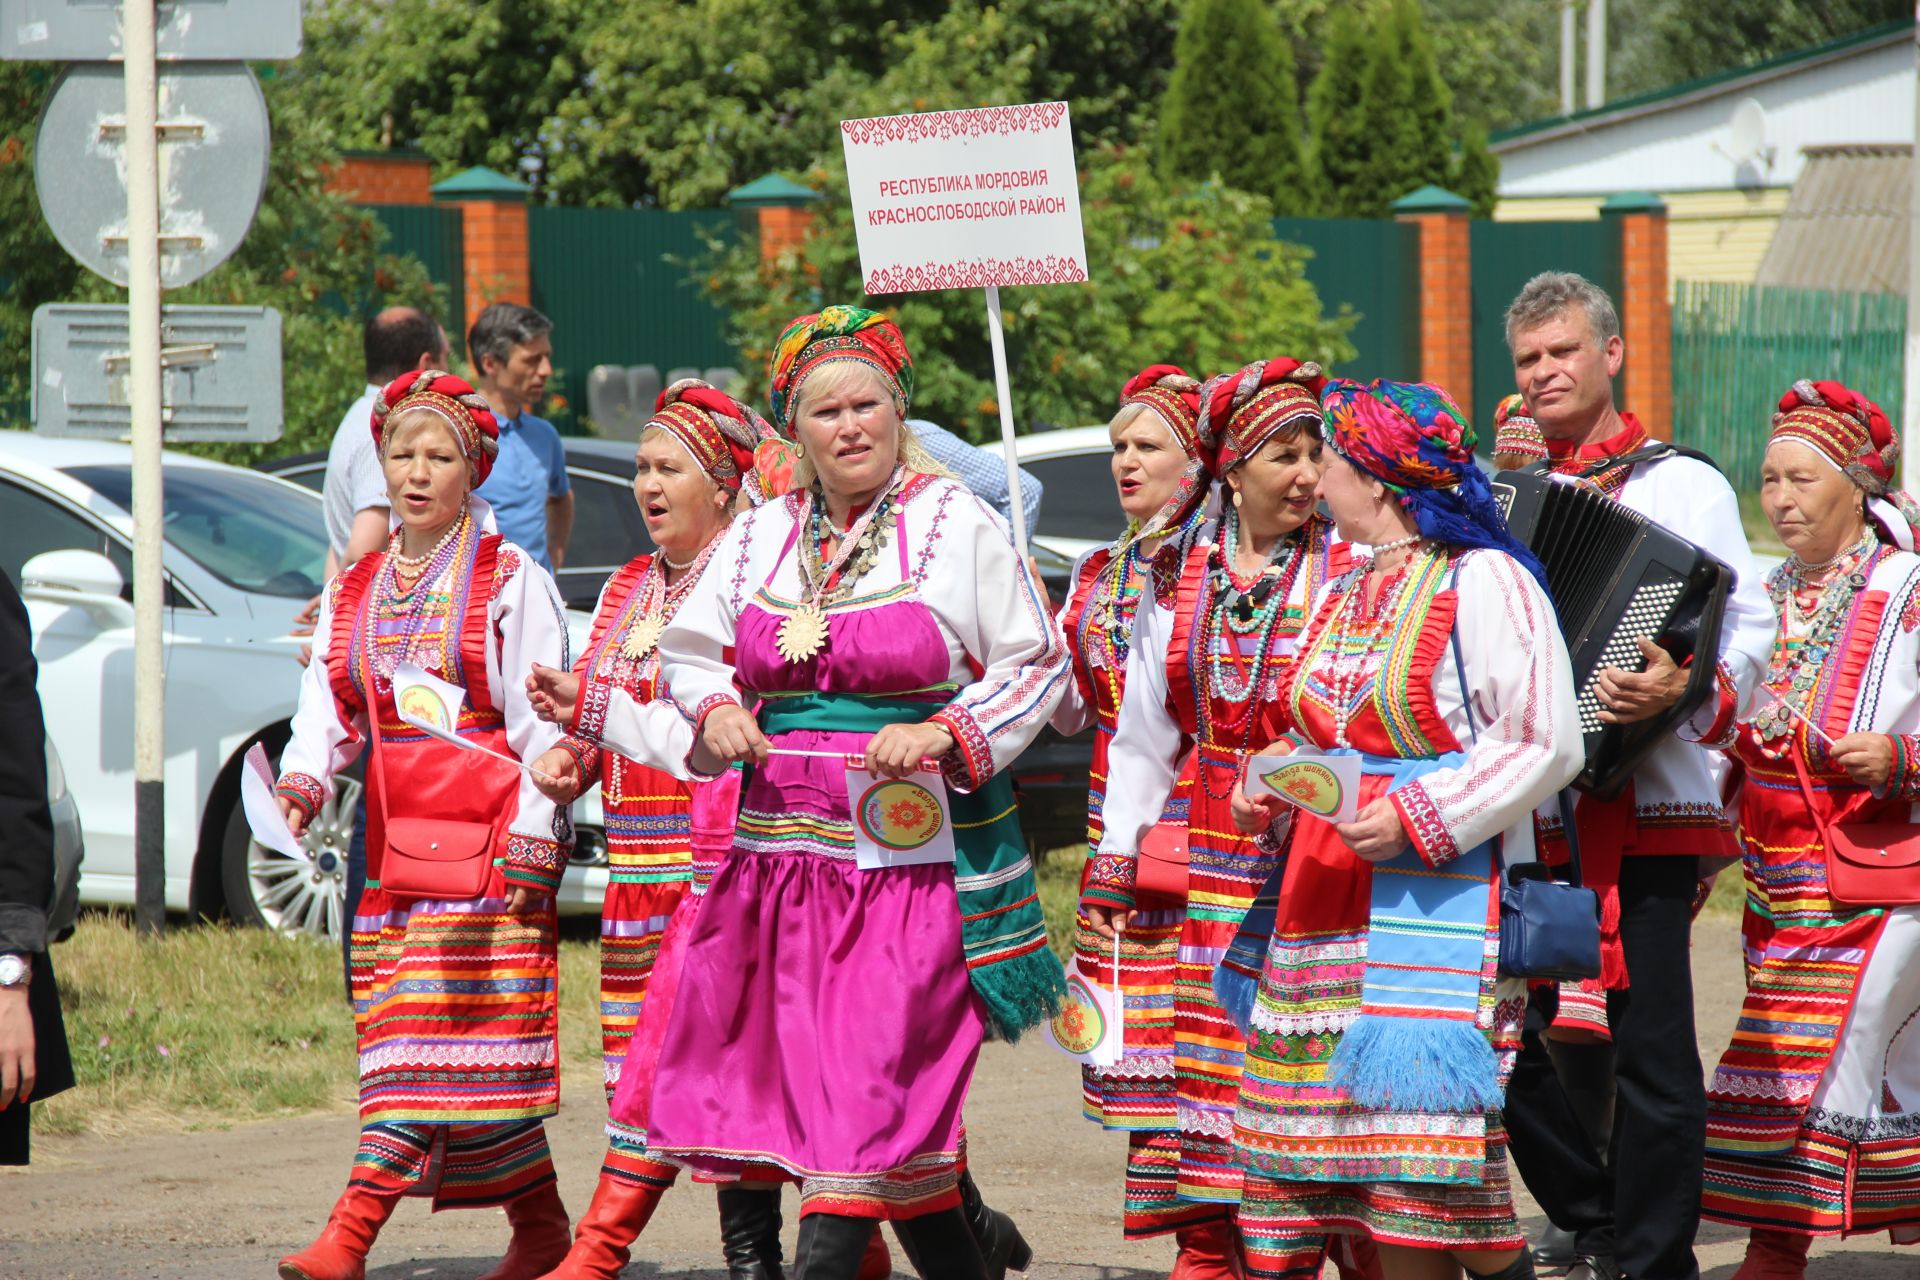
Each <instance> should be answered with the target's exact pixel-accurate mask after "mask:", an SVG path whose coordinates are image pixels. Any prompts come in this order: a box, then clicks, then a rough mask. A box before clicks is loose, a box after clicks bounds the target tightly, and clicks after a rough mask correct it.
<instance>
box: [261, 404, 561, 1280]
mask: <svg viewBox="0 0 1920 1280" xmlns="http://www.w3.org/2000/svg"><path fill="white" fill-rule="evenodd" d="M373 434H374V439H375V441H376V442H377V445H378V448H379V451H380V459H381V465H382V467H383V468H384V469H385V471H386V478H387V488H388V493H389V495H390V496H391V498H392V503H391V505H392V509H393V513H394V519H395V529H394V534H393V540H392V542H391V543H390V545H389V546H388V548H387V550H386V551H385V552H383V553H376V554H373V555H369V556H366V557H365V558H364V559H361V560H360V561H358V562H356V563H355V564H354V566H353V567H352V568H351V569H349V570H347V571H346V572H345V573H343V574H341V575H340V576H339V577H337V578H335V579H334V580H333V581H332V582H331V583H329V584H328V588H327V592H326V598H325V601H324V603H323V604H322V607H321V613H320V620H319V625H318V627H317V629H316V630H315V632H314V645H313V648H314V653H313V661H312V663H311V664H310V665H309V666H308V667H307V670H306V674H305V676H304V677H303V678H302V682H301V686H300V704H299V708H298V709H297V710H296V711H295V713H294V717H293V738H292V741H290V742H289V743H288V744H287V749H286V752H285V753H284V754H283V755H282V756H281V759H280V768H281V775H280V785H279V789H278V794H279V798H280V804H281V807H282V808H283V809H284V810H285V812H286V814H287V821H288V825H289V826H291V827H292V828H293V829H294V831H295V832H296V833H298V832H299V831H300V830H302V829H303V828H304V827H305V826H306V824H307V823H308V822H309V821H311V820H312V817H313V815H314V813H315V812H316V811H317V810H318V809H319V807H320V803H321V799H322V797H324V796H325V795H326V790H327V787H328V785H329V784H330V782H331V780H332V778H333V775H334V774H335V773H337V772H339V771H340V770H341V769H344V768H346V767H347V766H348V765H349V764H351V763H352V762H353V760H354V758H355V757H356V756H358V755H359V754H360V753H361V752H362V750H368V751H369V759H368V764H367V796H368V802H367V809H368V826H367V890H366V896H365V897H363V898H362V899H361V900H360V908H359V912H358V914H356V915H355V916H354V919H353V935H352V939H351V947H352V979H353V997H354V1020H355V1023H356V1024H357V1027H358V1032H359V1041H360V1116H361V1122H362V1126H363V1127H362V1129H361V1133H360V1149H359V1152H358V1154H357V1155H356V1157H355V1160H354V1168H353V1176H352V1179H351V1180H350V1181H349V1183H348V1185H347V1190H346V1194H344V1195H342V1196H341V1197H340V1201H339V1203H338V1204H336V1205H335V1206H334V1209H333V1214H332V1216H331V1217H330V1218H329V1219H328V1220H327V1225H326V1228H325V1230H323V1231H322V1232H321V1233H320V1238H319V1240H318V1241H316V1242H315V1243H314V1244H313V1246H312V1247H310V1248H308V1249H306V1250H304V1251H303V1252H301V1253H297V1254H294V1255H292V1256H291V1257H288V1258H283V1259H282V1260H281V1262H280V1274H281V1275H282V1276H284V1277H287V1278H288V1280H357V1278H358V1277H360V1276H362V1275H364V1274H365V1269H366V1256H367V1250H368V1249H369V1248H370V1247H371V1246H372V1244H373V1240H374V1236H375V1235H376V1234H377V1233H378V1232H379V1230H380V1227H381V1224H382V1223H384V1222H385V1221H386V1219H387V1217H388V1215H389V1214H391V1213H392V1212H393V1209H394V1206H395V1204H396V1203H397V1202H398V1201H399V1198H400V1197H401V1196H403V1195H416V1196H430V1197H432V1199H433V1207H434V1208H435V1209H445V1208H453V1207H475V1208H478V1207H485V1206H490V1205H504V1206H506V1212H507V1219H508V1221H509V1222H511V1223H512V1224H513V1241H512V1244H511V1245H510V1246H509V1248H508V1250H507V1255H506V1257H505V1259H503V1260H502V1262H501V1264H500V1265H499V1266H498V1267H497V1268H495V1269H494V1270H493V1271H491V1272H489V1273H488V1276H489V1280H531V1278H532V1277H534V1276H538V1275H539V1274H540V1273H542V1272H544V1271H546V1270H547V1269H548V1268H549V1267H551V1266H553V1264H554V1263H556V1262H558V1261H559V1260H560V1258H561V1257H563V1256H564V1255H565V1254H566V1251H567V1241H568V1237H567V1215H566V1211H565V1210H564V1209H563V1208H562V1207H561V1204H560V1195H559V1192H558V1191H557V1190H556V1189H555V1185H554V1173H553V1162H552V1159H551V1157H550V1155H549V1153H548V1150H547V1135H546V1129H545V1126H544V1125H543V1123H542V1118H543V1117H545V1116H549V1115H552V1114H553V1113H554V1111H555V1110H556V1109H557V1107H558V1105H559V1099H560V1077H559V1057H558V1052H557V1043H556V1038H555V1036H556V1031H557V1009H556V1005H555V997H556V986H557V978H558V967H557V956H556V952H555V938H554V906H553V893H554V890H555V889H556V888H558V887H559V884H560V876H561V873H562V872H563V871H564V870H565V869H566V862H567V857H566V855H567V848H568V846H569V845H571V844H572V841H573V829H572V825H571V823H570V821H569V819H568V817H567V812H566V810H565V809H563V808H559V807H556V806H555V805H554V803H553V802H552V801H551V800H549V799H547V798H546V797H545V796H543V795H542V794H541V793H540V792H539V790H538V789H537V788H536V787H535V785H534V783H533V781H532V779H531V778H530V777H529V776H527V775H526V774H525V773H523V772H522V771H520V770H518V769H516V768H514V766H513V765H511V764H509V763H507V762H506V761H503V760H499V759H496V758H495V757H493V756H490V755H485V754H482V753H481V752H478V751H462V750H460V749H459V748H457V747H454V746H452V745H451V744H449V743H447V742H443V741H441V740H439V739H437V738H434V737H431V736H429V735H427V734H425V733H423V732H421V731H419V730H418V729H415V728H414V727H413V726H412V725H411V724H408V723H407V722H405V721H402V720H401V719H400V717H399V715H398V713H397V710H396V708H395V704H394V687H393V680H394V673H395V669H396V667H397V666H398V664H400V663H402V662H408V663H413V664H416V665H417V666H419V667H421V668H423V669H424V670H426V671H427V672H428V673H429V674H431V675H433V676H435V677H437V678H438V679H440V680H442V681H446V682H449V683H451V684H453V685H454V686H457V688H458V689H459V690H460V691H462V692H463V693H464V706H462V707H459V708H455V709H451V711H452V716H453V719H454V721H455V725H454V727H455V729H456V731H457V732H458V734H459V736H460V737H461V738H462V739H464V740H466V741H468V742H471V743H473V744H475V745H476V746H481V747H484V748H487V749H488V750H491V751H494V752H500V753H504V754H506V755H509V756H512V757H514V758H515V759H519V760H531V759H534V758H536V757H537V756H539V755H540V754H541V753H542V752H544V751H545V750H546V749H547V748H549V747H551V746H552V745H553V744H554V743H555V742H556V741H557V740H558V738H559V731H558V730H557V729H555V728H554V727H553V726H552V725H549V724H543V723H542V722H541V721H540V720H539V719H538V718H537V717H536V716H535V715H534V712H533V708H532V707H530V706H529V705H528V704H527V700H526V698H525V697H523V696H522V695H521V693H520V680H521V676H522V674H523V673H524V672H526V671H527V670H528V669H529V668H530V667H531V666H532V665H533V664H534V663H544V664H547V665H558V666H565V665H566V662H567V631H566V621H565V616H564V614H563V612H562V608H561V604H560V598H559V596H558V595H557V594H556V593H555V591H554V587H553V581H552V580H551V579H550V578H548V576H547V574H546V572H545V571H544V570H542V569H541V568H540V567H539V566H538V565H536V564H534V563H533V562H532V560H531V559H529V558H528V557H527V555H526V554H525V553H524V552H522V551H521V550H520V548H518V547H516V546H514V545H513V544H512V543H509V542H507V541H506V540H504V539H503V538H501V537H500V536H499V535H498V534H497V533H495V532H493V525H492V519H493V515H492V511H491V510H490V509H489V508H488V507H487V504H486V503H485V502H482V501H480V500H479V499H477V498H474V497H473V496H472V491H473V489H474V487H475V486H477V485H478V484H479V483H480V482H481V481H482V480H485V479H486V477H487V473H488V471H489V470H491V469H492V466H493V459H494V456H495V454H496V452H497V450H498V439H499V427H498V424H497V423H496V422H495V421H494V417H493V414H492V413H490V412H488V410H487V403H486V401H485V400H483V399H481V398H480V397H479V396H478V395H476V394H475V393H474V390H473V388H472V387H470V386H468V385H467V384H466V383H465V382H463V381H461V380H460V379H459V378H455V377H452V376H450V375H448V374H444V373H438V372H432V371H428V372H416V373H409V374H406V375H405V376H403V377H401V378H398V379H396V380H395V381H394V382H393V383H391V384H390V385H389V386H388V387H387V388H386V390H385V391H384V392H382V393H381V396H380V398H379V399H378V400H376V401H375V402H374V407H373ZM456 851H457V852H459V853H460V854H462V855H464V856H463V857H462V858H460V859H458V860H451V861H440V859H442V858H445V857H446V856H447V855H448V854H449V853H452V852H456Z"/></svg>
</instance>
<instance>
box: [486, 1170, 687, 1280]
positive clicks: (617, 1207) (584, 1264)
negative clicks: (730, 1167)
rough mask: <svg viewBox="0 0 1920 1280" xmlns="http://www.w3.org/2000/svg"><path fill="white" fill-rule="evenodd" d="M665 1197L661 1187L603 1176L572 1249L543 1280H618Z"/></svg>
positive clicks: (577, 1231)
mask: <svg viewBox="0 0 1920 1280" xmlns="http://www.w3.org/2000/svg"><path fill="white" fill-rule="evenodd" d="M665 1194H666V1191H665V1189H664V1188H662V1187H648V1186H642V1185H641V1184H639V1183H637V1182H628V1181H626V1180H625V1179H623V1178H610V1177H608V1176H607V1175H606V1174H604V1173H603V1174H601V1175H600V1185H599V1186H597V1187H595V1188H594V1189H593V1203H591V1204H589V1205H588V1206H587V1212H586V1216H584V1217H582V1218H581V1219H580V1224H579V1226H577V1227H576V1228H574V1232H573V1248H571V1249H569V1250H567V1256H566V1257H565V1258H564V1259H562V1260H561V1262H560V1265H559V1266H557V1267H555V1268H554V1269H553V1270H551V1271H549V1272H547V1274H546V1275H544V1276H542V1277H541V1278H540V1280H617V1277H618V1276H619V1275H620V1270H621V1268H622V1267H625V1266H626V1265H627V1259H628V1258H629V1257H631V1256H632V1254H631V1253H630V1252H629V1248H630V1246H631V1245H632V1244H633V1242H634V1241H635V1240H637V1239H639V1237H640V1233H641V1232H642V1231H644V1230H646V1226H647V1219H649V1218H651V1217H653V1211H654V1208H655V1207H656V1206H657V1205H659V1203H660V1197H661V1196H663V1195H665ZM515 1238H516V1239H517V1238H518V1236H517V1235H516V1237H515Z"/></svg>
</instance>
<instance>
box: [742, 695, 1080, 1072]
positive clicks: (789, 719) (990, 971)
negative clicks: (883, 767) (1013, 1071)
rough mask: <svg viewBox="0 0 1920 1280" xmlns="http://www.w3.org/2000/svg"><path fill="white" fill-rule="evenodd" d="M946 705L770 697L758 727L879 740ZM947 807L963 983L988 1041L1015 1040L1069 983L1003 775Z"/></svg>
mask: <svg viewBox="0 0 1920 1280" xmlns="http://www.w3.org/2000/svg"><path fill="white" fill-rule="evenodd" d="M943 705H945V704H944V703H942V702H933V701H921V700H915V699H912V698H880V697H872V698H869V697H862V696H860V695H858V694H846V693H803V694H795V695H792V696H789V697H782V696H778V695H776V696H773V697H769V698H764V699H762V701H761V703H760V711H759V719H760V728H761V730H762V731H763V732H764V733H766V735H767V736H768V737H774V736H777V735H779V734H783V733H790V732H792V731H793V730H796V729H812V730H815V731H817V732H833V733H877V732H879V731H880V730H881V729H882V728H884V727H886V726H887V725H890V724H918V723H920V722H921V721H923V720H925V719H926V718H927V717H928V716H931V715H932V714H933V713H934V712H936V711H938V710H940V708H941V707H942V706H943ZM947 800H948V808H949V810H950V812H951V813H952V815H953V837H954V840H953V842H954V855H955V857H954V887H955V889H956V890H958V893H959V900H960V938H961V943H962V949H963V951H964V953H965V958H966V964H967V977H968V978H969V980H971V981H972V983H973V989H974V991H975V992H977V993H978V994H979V996H980V999H981V1001H982V1002H983V1003H984V1004H985V1005H986V1010H987V1021H988V1023H989V1025H990V1026H991V1027H992V1029H993V1032H994V1034H995V1035H996V1036H998V1037H999V1038H1001V1039H1003V1040H1017V1039H1019V1037H1020V1033H1021V1032H1023V1031H1025V1030H1027V1029H1028V1028H1029V1027H1033V1026H1037V1025H1038V1024H1040V1023H1042V1022H1046V1021H1048V1020H1049V1019H1051V1018H1052V1017H1053V1015H1054V1014H1055V1013H1057V1012H1059V1009H1060V1000H1061V997H1062V996H1064V995H1065V994H1066V989H1067V979H1066V973H1065V971H1064V970H1062V969H1061V967H1060V961H1059V960H1058V959H1057V958H1055V956H1054V954H1053V952H1052V951H1051V950H1050V949H1049V948H1048V947H1047V926H1046V920H1045V919H1044V917H1043V916H1042V915H1041V912H1040V890H1039V884H1038V882H1037V881H1036V880H1035V879H1034V874H1033V862H1032V861H1031V860H1030V859H1029V858H1028V857H1027V844H1026V838H1025V836H1023V835H1022V834H1021V831H1020V820H1019V817H1018V812H1019V810H1018V806H1017V805H1016V803H1015V801H1014V798H1013V782H1012V780H1011V779H1010V778H1008V777H1007V775H1006V773H1005V772H1001V773H996V774H995V775H993V777H992V778H990V779H988V781H987V783H986V785H984V786H982V787H981V788H980V789H979V790H978V791H972V792H960V791H954V790H952V789H951V788H949V790H948V793H947ZM868 874H871V873H868Z"/></svg>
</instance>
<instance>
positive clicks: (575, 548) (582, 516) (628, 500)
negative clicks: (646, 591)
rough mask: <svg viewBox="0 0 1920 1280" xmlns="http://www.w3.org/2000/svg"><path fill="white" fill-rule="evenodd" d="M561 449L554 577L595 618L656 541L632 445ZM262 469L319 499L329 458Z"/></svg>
mask: <svg viewBox="0 0 1920 1280" xmlns="http://www.w3.org/2000/svg"><path fill="white" fill-rule="evenodd" d="M561 444H562V445H563V446H564V447H565V449H566V453H567V478H568V479H569V480H571V481H572V482H573V536H572V537H571V538H569V539H568V540H567V562H566V564H565V565H563V566H562V567H561V569H560V572H558V573H556V574H554V575H553V577H554V582H555V584H556V585H557V586H558V587H559V588H560V598H561V599H563V600H565V601H566V603H567V607H568V608H569V609H580V610H583V611H585V612H588V613H591V612H592V611H593V606H594V602H595V601H596V600H598V599H599V598H600V588H601V587H602V586H604V585H605V584H606V581H607V578H608V576H609V575H610V574H612V573H613V571H614V570H615V569H618V568H619V567H620V566H621V565H623V564H625V563H626V562H627V561H629V560H631V559H633V557H635V556H637V555H639V554H640V553H641V552H643V551H651V550H653V539H652V538H650V537H648V536H647V525H646V522H645V521H644V520H642V519H641V518H640V508H639V506H638V504H636V503H635V502H634V500H633V453H634V446H633V443H632V442H631V441H626V440H601V439H596V438H589V437H586V436H562V437H561ZM260 469H261V470H262V471H265V472H267V473H269V474H271V475H276V476H280V477H281V478H283V479H286V480H291V481H293V482H294V483H295V484H298V485H303V486H305V487H306V488H309V489H311V490H313V491H314V492H315V493H318V492H320V486H321V484H322V483H323V482H324V481H325V479H326V475H327V455H326V454H325V453H324V452H320V453H301V454H296V455H294V456H293V457H290V458H279V459H276V460H275V461H273V462H265V463H262V464H261V465H260Z"/></svg>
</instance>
